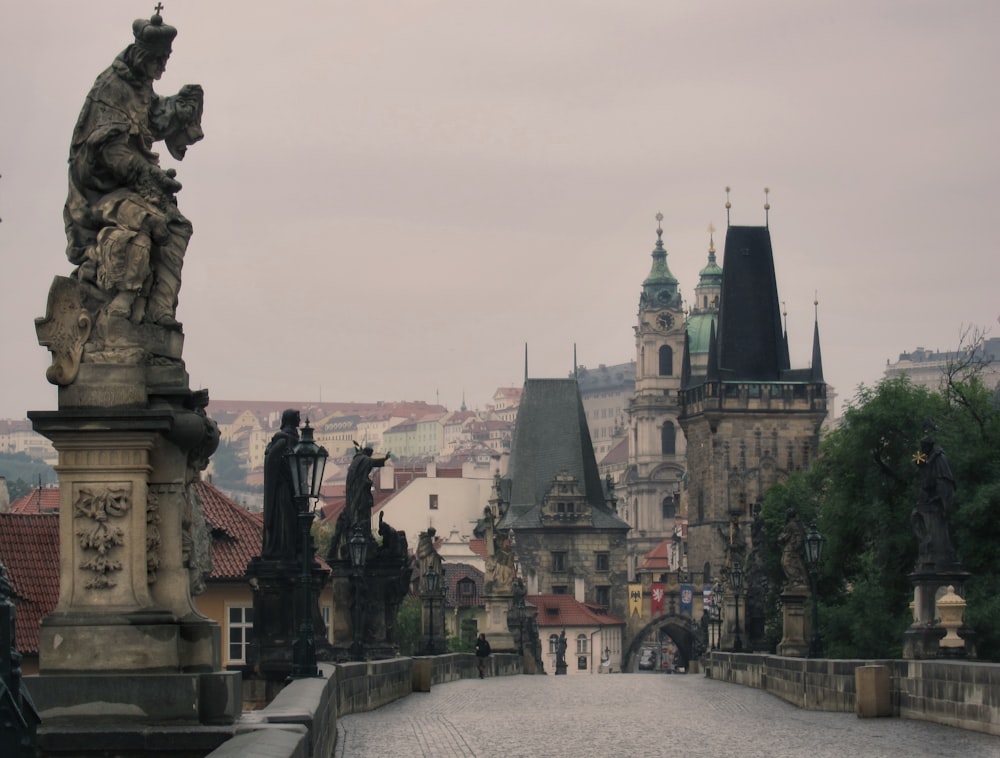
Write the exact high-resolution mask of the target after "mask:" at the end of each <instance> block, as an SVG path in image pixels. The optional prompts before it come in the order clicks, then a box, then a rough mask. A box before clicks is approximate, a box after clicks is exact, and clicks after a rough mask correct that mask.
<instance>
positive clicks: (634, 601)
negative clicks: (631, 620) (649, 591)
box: [628, 584, 642, 618]
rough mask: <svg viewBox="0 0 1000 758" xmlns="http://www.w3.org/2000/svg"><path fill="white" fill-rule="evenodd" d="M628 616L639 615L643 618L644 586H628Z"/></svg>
mask: <svg viewBox="0 0 1000 758" xmlns="http://www.w3.org/2000/svg"><path fill="white" fill-rule="evenodd" d="M628 615H629V616H635V615H638V616H639V618H642V585H641V584H630V585H629V586H628Z"/></svg>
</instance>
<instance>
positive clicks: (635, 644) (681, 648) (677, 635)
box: [623, 615, 703, 671]
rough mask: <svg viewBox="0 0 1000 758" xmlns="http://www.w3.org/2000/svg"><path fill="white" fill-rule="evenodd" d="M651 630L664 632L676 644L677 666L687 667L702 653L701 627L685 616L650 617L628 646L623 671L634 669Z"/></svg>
mask: <svg viewBox="0 0 1000 758" xmlns="http://www.w3.org/2000/svg"><path fill="white" fill-rule="evenodd" d="M653 630H659V631H661V632H665V633H666V634H668V635H669V636H670V638H671V639H672V640H673V641H674V644H675V645H677V652H678V661H677V665H678V666H683V667H684V668H685V669H687V668H688V664H689V663H690V661H692V660H693V659H695V658H697V657H698V656H700V655H701V653H702V647H703V644H702V640H701V629H700V628H699V627H698V626H697V625H695V624H694V623H692V621H691V619H689V618H687V617H686V616H678V615H667V616H660V617H658V618H655V619H652V620H651V621H650V622H649V623H648V624H646V625H645V626H644V627H642V629H640V630H639V631H638V633H637V634H636V635H635V637H633V638H632V642H631V643H630V644H629V646H628V650H627V651H626V655H625V667H624V669H623V671H634V670H635V667H636V663H637V659H638V656H639V651H640V650H641V649H642V648H643V647H645V646H647V645H648V644H649V642H648V639H647V638H648V637H649V633H650V632H651V631H653Z"/></svg>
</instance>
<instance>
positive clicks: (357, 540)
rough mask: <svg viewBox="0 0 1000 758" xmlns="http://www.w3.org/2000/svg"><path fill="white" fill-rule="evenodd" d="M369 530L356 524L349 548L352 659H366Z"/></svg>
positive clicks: (349, 541) (362, 525) (348, 544)
mask: <svg viewBox="0 0 1000 758" xmlns="http://www.w3.org/2000/svg"><path fill="white" fill-rule="evenodd" d="M367 532H368V530H367V529H366V528H365V525H364V524H355V525H354V529H353V530H352V531H351V537H350V540H348V543H347V547H348V552H349V553H350V556H351V584H352V586H353V588H354V619H353V627H354V640H353V641H352V642H351V659H352V660H355V661H363V660H364V659H365V644H364V633H365V629H364V627H365V595H366V592H365V590H366V586H365V565H366V564H367V563H368V536H369V535H368V533H367Z"/></svg>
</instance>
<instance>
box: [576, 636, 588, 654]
mask: <svg viewBox="0 0 1000 758" xmlns="http://www.w3.org/2000/svg"><path fill="white" fill-rule="evenodd" d="M576 652H577V653H586V652H587V635H586V634H578V635H576Z"/></svg>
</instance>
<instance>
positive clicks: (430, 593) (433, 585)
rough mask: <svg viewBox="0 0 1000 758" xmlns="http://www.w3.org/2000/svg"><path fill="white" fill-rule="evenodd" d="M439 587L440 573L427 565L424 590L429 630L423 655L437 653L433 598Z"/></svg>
mask: <svg viewBox="0 0 1000 758" xmlns="http://www.w3.org/2000/svg"><path fill="white" fill-rule="evenodd" d="M440 587H441V575H440V574H439V573H438V572H437V571H435V570H434V566H433V565H428V566H427V571H425V572H424V592H426V593H427V599H428V601H429V602H428V605H427V609H428V617H427V620H428V621H429V622H430V632H429V633H428V635H427V648H426V650H425V651H424V654H425V655H437V644H436V642H437V641H436V635H435V633H434V632H435V630H434V598H435V597H437V594H438V590H439V589H440Z"/></svg>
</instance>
